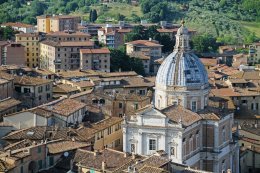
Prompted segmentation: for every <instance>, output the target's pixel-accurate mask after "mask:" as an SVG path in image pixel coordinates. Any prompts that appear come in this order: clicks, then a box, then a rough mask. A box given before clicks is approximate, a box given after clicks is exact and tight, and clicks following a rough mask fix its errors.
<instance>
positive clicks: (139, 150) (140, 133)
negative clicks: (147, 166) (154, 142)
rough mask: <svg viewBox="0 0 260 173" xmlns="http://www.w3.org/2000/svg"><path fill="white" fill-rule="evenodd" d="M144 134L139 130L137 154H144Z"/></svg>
mask: <svg viewBox="0 0 260 173" xmlns="http://www.w3.org/2000/svg"><path fill="white" fill-rule="evenodd" d="M142 140H143V132H142V130H138V142H137V154H143V146H142V143H143V141H142Z"/></svg>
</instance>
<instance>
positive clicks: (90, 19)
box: [89, 9, 92, 22]
mask: <svg viewBox="0 0 260 173" xmlns="http://www.w3.org/2000/svg"><path fill="white" fill-rule="evenodd" d="M89 21H90V22H91V21H92V9H91V10H90V12H89Z"/></svg>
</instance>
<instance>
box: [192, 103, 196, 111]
mask: <svg viewBox="0 0 260 173" xmlns="http://www.w3.org/2000/svg"><path fill="white" fill-rule="evenodd" d="M191 110H192V111H196V110H197V102H196V101H192V102H191Z"/></svg>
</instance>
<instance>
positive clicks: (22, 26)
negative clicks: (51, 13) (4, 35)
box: [1, 22, 33, 28]
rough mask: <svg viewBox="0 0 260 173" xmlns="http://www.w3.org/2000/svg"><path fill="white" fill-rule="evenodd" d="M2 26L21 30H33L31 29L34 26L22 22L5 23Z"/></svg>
mask: <svg viewBox="0 0 260 173" xmlns="http://www.w3.org/2000/svg"><path fill="white" fill-rule="evenodd" d="M1 26H11V27H19V28H31V27H33V25H29V24H26V23H20V22H16V23H13V22H8V23H3V24H1Z"/></svg>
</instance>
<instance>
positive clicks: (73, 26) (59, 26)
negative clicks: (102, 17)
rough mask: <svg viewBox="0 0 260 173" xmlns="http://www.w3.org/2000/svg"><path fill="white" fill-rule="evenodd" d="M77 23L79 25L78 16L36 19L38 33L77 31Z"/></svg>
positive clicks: (48, 16) (40, 17) (44, 16)
mask: <svg viewBox="0 0 260 173" xmlns="http://www.w3.org/2000/svg"><path fill="white" fill-rule="evenodd" d="M78 23H80V17H79V16H69V15H56V16H50V15H43V16H38V17H37V28H38V32H44V33H50V32H57V31H64V30H73V31H76V30H77V29H78Z"/></svg>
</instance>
